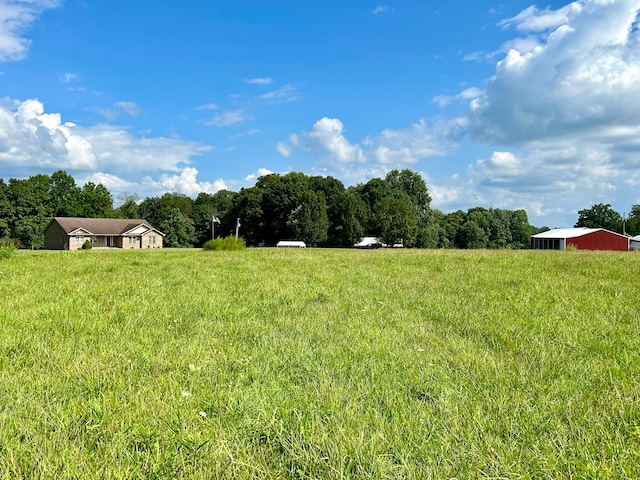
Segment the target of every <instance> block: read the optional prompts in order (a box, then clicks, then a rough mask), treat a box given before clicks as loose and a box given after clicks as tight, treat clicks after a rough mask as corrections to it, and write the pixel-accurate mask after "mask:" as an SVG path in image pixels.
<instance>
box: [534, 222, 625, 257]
mask: <svg viewBox="0 0 640 480" xmlns="http://www.w3.org/2000/svg"><path fill="white" fill-rule="evenodd" d="M568 246H573V247H575V248H577V249H579V250H615V251H621V252H627V251H629V238H628V237H625V236H624V235H620V234H619V233H615V232H611V231H609V230H605V229H604V228H585V227H582V228H557V229H555V230H549V231H547V232H542V233H538V234H537V235H532V236H531V248H534V249H543V250H565V249H566V248H567V247H568Z"/></svg>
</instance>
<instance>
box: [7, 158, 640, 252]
mask: <svg viewBox="0 0 640 480" xmlns="http://www.w3.org/2000/svg"><path fill="white" fill-rule="evenodd" d="M119 200H120V206H119V207H117V208H114V206H113V205H114V204H113V198H112V196H111V194H110V192H109V191H108V190H107V188H106V187H104V186H103V185H102V184H97V185H96V184H94V183H92V182H87V183H85V184H84V185H83V186H78V185H76V183H75V180H74V179H73V177H71V176H70V175H68V174H67V173H66V172H65V171H63V170H59V171H56V172H54V173H53V174H52V175H51V176H48V175H44V174H39V175H34V176H31V177H29V178H28V179H23V180H16V179H13V178H12V179H10V180H9V181H8V182H7V183H5V182H4V180H2V179H0V238H10V239H13V241H14V242H15V243H16V244H18V245H19V246H22V247H25V248H41V247H42V246H43V237H42V232H43V230H44V229H45V227H46V226H47V224H48V222H49V221H50V220H51V218H52V217H54V216H70V217H94V218H97V217H102V218H140V219H145V220H147V221H148V222H150V223H151V224H152V225H154V226H155V227H156V228H158V229H159V230H160V231H162V232H163V233H164V234H165V238H164V244H165V246H168V247H190V246H196V247H199V246H201V245H202V244H204V242H206V241H207V240H209V239H211V237H212V234H213V233H214V232H215V236H216V237H219V236H222V237H226V236H229V235H234V234H235V232H236V229H237V228H239V232H240V236H241V237H243V238H244V240H245V241H246V243H247V245H248V246H273V245H275V244H276V243H277V242H278V241H280V240H293V239H295V240H303V241H304V242H305V243H306V244H307V245H309V246H320V247H349V246H352V245H353V244H354V243H356V242H357V241H358V240H359V239H360V238H362V237H363V236H375V237H378V238H380V240H381V241H382V242H383V243H385V244H396V243H402V244H404V245H405V246H407V247H416V248H513V249H521V248H529V245H530V240H529V239H530V236H531V235H532V234H534V233H538V232H539V231H543V230H545V229H547V228H546V227H542V228H536V227H533V226H531V225H530V224H529V221H528V218H527V213H526V212H525V211H524V210H502V209H494V208H490V209H485V208H482V207H475V208H471V209H469V210H467V211H466V212H465V211H462V210H458V211H455V212H452V213H443V212H441V211H440V210H438V209H435V208H431V196H430V195H429V191H428V189H427V185H426V184H425V182H424V180H423V179H422V177H421V176H420V175H419V174H417V173H415V172H413V171H411V170H408V169H404V170H392V171H391V172H389V173H388V174H387V175H386V176H385V178H373V179H371V180H369V181H368V182H367V183H362V184H358V185H355V186H350V187H345V186H344V185H343V183H342V182H341V181H340V180H337V179H335V178H333V177H322V176H308V175H305V174H303V173H299V172H291V173H287V174H284V175H280V174H271V175H266V176H263V177H260V178H259V179H258V180H257V182H256V184H255V185H254V186H253V187H249V188H242V189H240V191H239V192H233V191H229V190H221V191H219V192H217V193H215V194H209V193H204V192H201V193H200V194H199V195H198V196H197V197H196V198H194V199H192V198H190V197H188V196H186V195H182V194H178V193H165V194H164V195H161V196H158V197H148V198H145V199H143V200H140V199H139V198H138V196H137V195H136V194H125V195H123V196H121V197H120V198H119ZM596 207H597V206H594V207H593V208H592V209H589V210H585V211H582V210H581V211H580V219H579V222H578V223H579V225H576V226H593V225H592V224H589V225H586V224H585V225H583V224H584V223H585V222H591V223H593V222H596V223H597V222H600V221H603V220H602V218H601V217H603V215H600V216H598V215H595V213H602V212H601V210H603V211H604V213H606V214H607V215H609V216H610V214H611V212H610V210H611V209H610V206H604V207H608V208H604V209H602V208H600V209H597V208H596ZM637 207H638V206H634V208H635V210H633V211H632V215H631V216H630V217H629V219H628V220H627V222H626V225H627V233H631V232H633V231H635V230H634V229H635V228H636V226H638V227H640V225H639V223H640V222H638V219H640V208H637ZM592 210H595V211H592ZM607 215H605V216H604V217H606V218H609V216H607ZM604 217H603V218H604ZM614 217H615V216H614ZM616 218H617V217H616ZM620 218H622V217H620ZM214 219H216V221H215V222H214ZM218 220H219V223H218ZM634 222H636V223H634ZM598 226H604V225H598ZM620 227H622V223H621V224H620ZM605 228H607V227H605ZM616 231H617V230H616Z"/></svg>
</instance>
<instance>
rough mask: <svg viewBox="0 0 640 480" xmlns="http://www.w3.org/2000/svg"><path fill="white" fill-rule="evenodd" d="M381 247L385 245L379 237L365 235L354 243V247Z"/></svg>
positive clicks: (367, 248)
mask: <svg viewBox="0 0 640 480" xmlns="http://www.w3.org/2000/svg"><path fill="white" fill-rule="evenodd" d="M380 247H384V245H383V243H382V242H381V241H380V239H379V238H378V237H364V238H363V239H362V240H360V241H359V242H358V243H356V244H355V245H354V248H361V249H366V250H369V249H373V248H380Z"/></svg>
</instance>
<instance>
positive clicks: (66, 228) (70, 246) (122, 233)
mask: <svg viewBox="0 0 640 480" xmlns="http://www.w3.org/2000/svg"><path fill="white" fill-rule="evenodd" d="M163 237H164V233H162V232H161V231H160V230H157V229H156V228H155V227H154V226H153V225H151V224H150V223H149V222H147V221H146V220H141V219H121V218H79V217H53V219H52V220H51V221H50V222H49V224H48V225H47V227H46V228H45V229H44V248H45V249H48V250H78V249H81V248H82V245H84V242H85V241H87V240H89V241H90V242H91V245H92V247H95V248H138V249H139V248H162V239H163Z"/></svg>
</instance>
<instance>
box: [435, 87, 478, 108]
mask: <svg viewBox="0 0 640 480" xmlns="http://www.w3.org/2000/svg"><path fill="white" fill-rule="evenodd" d="M482 94H483V92H482V90H480V89H479V88H477V87H471V88H467V89H465V90H463V91H462V92H460V93H458V94H457V95H453V96H449V95H437V96H435V97H433V102H435V103H437V104H438V105H439V106H440V107H446V106H447V105H449V104H450V103H451V102H452V101H453V100H475V99H477V98H479V97H480V96H481V95H482Z"/></svg>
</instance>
